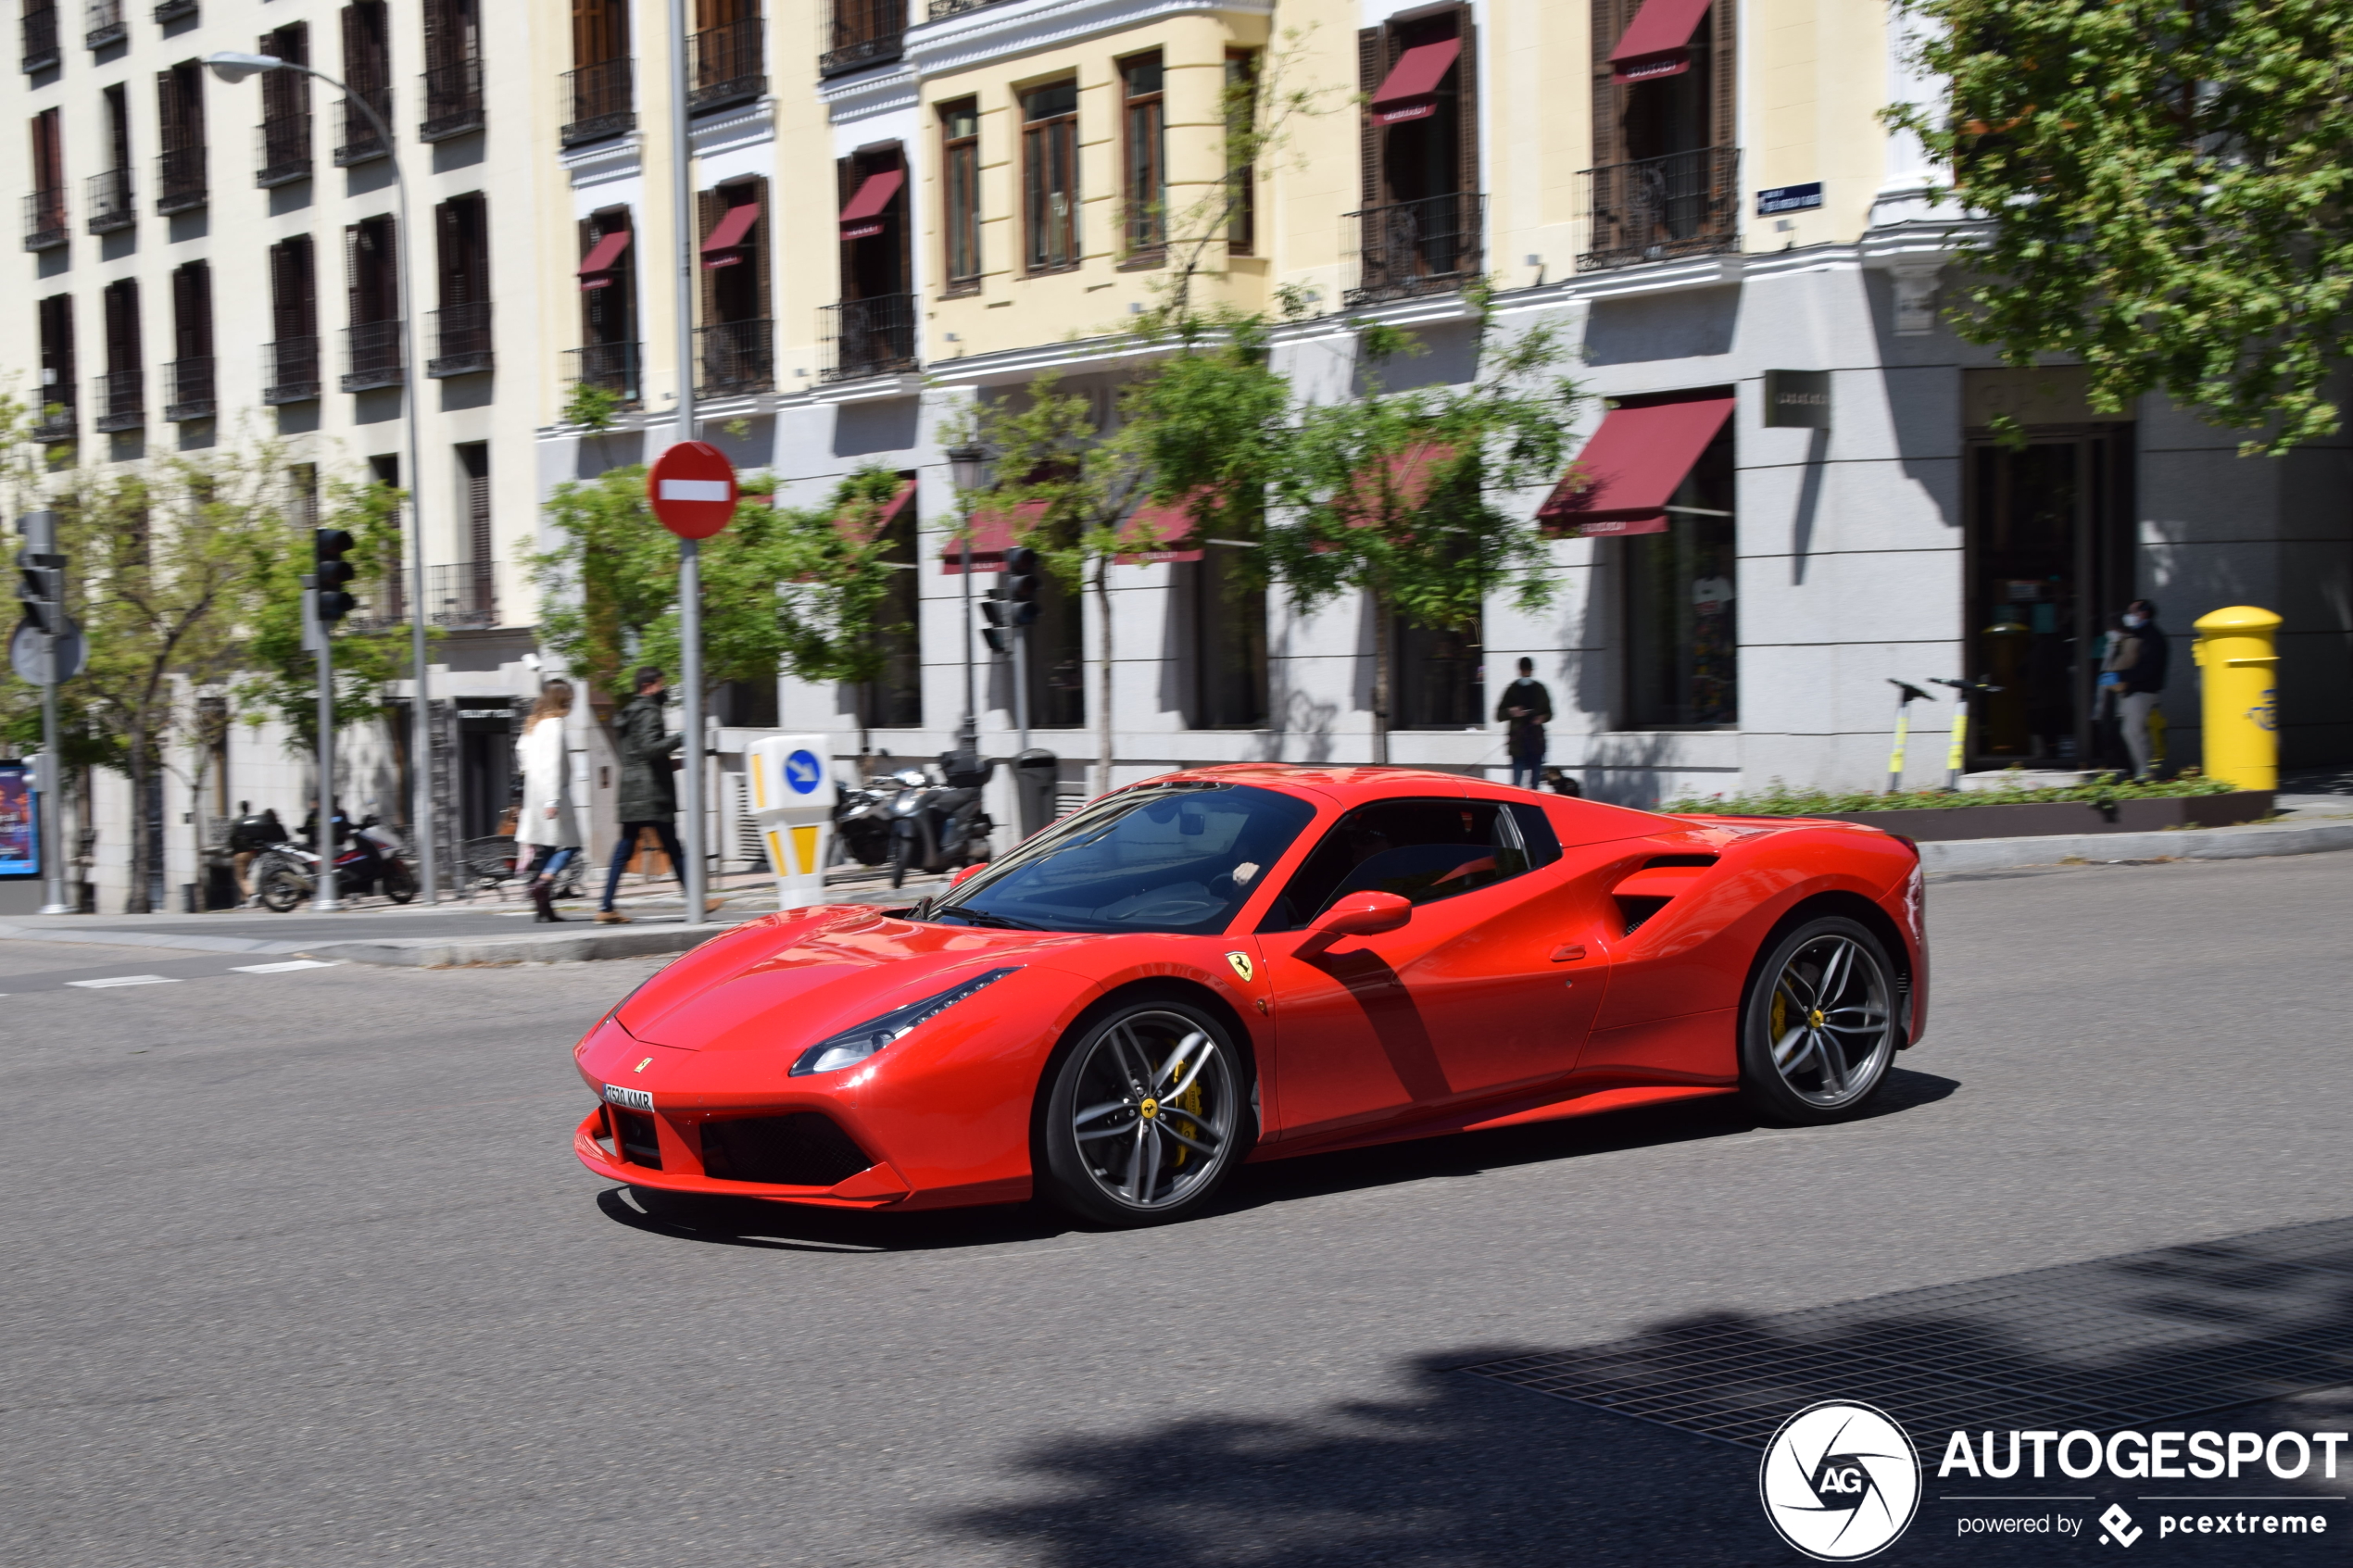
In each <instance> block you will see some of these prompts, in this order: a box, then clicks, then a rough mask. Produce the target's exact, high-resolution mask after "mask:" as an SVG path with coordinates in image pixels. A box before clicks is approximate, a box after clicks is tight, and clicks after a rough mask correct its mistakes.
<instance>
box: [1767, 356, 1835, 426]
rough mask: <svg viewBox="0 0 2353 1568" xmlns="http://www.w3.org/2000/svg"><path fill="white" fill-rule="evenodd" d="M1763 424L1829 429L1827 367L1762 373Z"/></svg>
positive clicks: (1828, 379) (1829, 390)
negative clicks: (1763, 374) (1763, 396)
mask: <svg viewBox="0 0 2353 1568" xmlns="http://www.w3.org/2000/svg"><path fill="white" fill-rule="evenodd" d="M1765 423H1766V425H1767V427H1768V428H1773V427H1779V428H1780V429H1783V430H1828V429H1830V428H1831V373H1830V372H1829V371H1828V370H1768V371H1766V372H1765Z"/></svg>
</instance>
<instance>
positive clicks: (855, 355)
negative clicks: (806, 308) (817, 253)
mask: <svg viewBox="0 0 2353 1568" xmlns="http://www.w3.org/2000/svg"><path fill="white" fill-rule="evenodd" d="M835 188H836V190H837V194H839V196H840V200H841V210H840V214H839V219H840V225H841V227H840V234H841V303H839V304H838V305H832V306H828V307H825V313H826V318H827V320H826V325H825V328H824V332H825V339H824V347H823V352H824V363H823V364H822V365H821V366H820V367H819V369H818V375H819V377H820V378H821V379H823V380H824V381H829V382H835V381H854V380H858V379H860V378H862V377H866V376H879V375H893V374H897V373H899V372H900V371H903V370H912V369H913V368H914V364H915V296H914V293H913V282H912V272H913V268H914V257H913V254H912V248H911V242H910V240H909V238H908V231H909V229H910V228H911V225H910V224H909V223H908V221H907V201H908V197H907V167H906V158H905V156H904V154H903V152H902V150H901V149H900V145H899V144H898V143H896V142H886V143H883V144H879V145H876V146H871V147H861V148H860V149H858V151H857V152H856V153H854V154H852V155H851V156H849V157H846V158H842V159H840V160H838V162H837V164H836V165H835Z"/></svg>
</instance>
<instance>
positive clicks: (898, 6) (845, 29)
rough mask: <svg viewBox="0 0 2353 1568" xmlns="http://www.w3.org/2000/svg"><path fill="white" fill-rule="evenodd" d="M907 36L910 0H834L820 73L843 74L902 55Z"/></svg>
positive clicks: (820, 63)
mask: <svg viewBox="0 0 2353 1568" xmlns="http://www.w3.org/2000/svg"><path fill="white" fill-rule="evenodd" d="M906 36H907V6H906V0H833V18H832V20H831V23H830V25H829V28H828V37H827V44H828V46H827V48H826V50H825V52H824V54H822V55H820V56H817V74H818V75H819V76H842V75H846V74H848V73H849V72H850V71H853V70H864V69H866V68H867V67H868V66H878V65H885V64H887V63H888V62H890V61H892V60H895V59H897V58H899V56H900V48H901V45H902V44H904V42H905V40H906Z"/></svg>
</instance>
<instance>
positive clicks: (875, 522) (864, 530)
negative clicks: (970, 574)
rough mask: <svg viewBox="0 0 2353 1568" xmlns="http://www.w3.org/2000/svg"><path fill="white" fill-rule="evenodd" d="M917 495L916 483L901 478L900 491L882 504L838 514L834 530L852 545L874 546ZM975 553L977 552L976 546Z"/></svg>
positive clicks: (849, 508)
mask: <svg viewBox="0 0 2353 1568" xmlns="http://www.w3.org/2000/svg"><path fill="white" fill-rule="evenodd" d="M914 498H915V482H914V481H913V480H912V479H902V480H900V482H899V489H898V491H897V492H896V493H895V494H893V495H892V496H891V497H890V499H889V500H887V501H885V502H884V503H883V504H882V505H881V506H879V507H876V506H873V505H871V504H861V505H857V506H850V507H846V508H843V509H842V510H840V511H838V512H837V513H835V514H834V531H835V532H836V533H839V534H840V535H841V536H842V537H843V538H844V539H847V540H849V542H850V543H851V544H853V545H871V544H873V543H874V542H875V540H877V539H879V538H881V537H882V535H883V533H884V532H885V531H886V530H887V529H888V528H889V527H890V525H891V524H892V523H894V522H897V521H899V514H900V512H903V511H905V510H906V509H907V504H908V503H909V502H911V501H912V500H913V499H914ZM976 544H977V542H975V545H976ZM976 553H977V549H976V548H975V554H976Z"/></svg>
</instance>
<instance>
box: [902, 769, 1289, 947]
mask: <svg viewBox="0 0 2353 1568" xmlns="http://www.w3.org/2000/svg"><path fill="white" fill-rule="evenodd" d="M1314 819H1315V808H1314V807H1312V806H1310V805H1309V804H1308V803H1307V802H1305V801H1304V800H1300V799H1297V798H1295V797H1291V796H1288V795H1280V794H1277V793H1276V792H1275V791H1273V790H1270V789H1254V788H1252V787H1251V786H1249V785H1247V784H1207V783H1185V784H1143V785H1139V786H1138V787H1137V788H1134V789H1127V790H1122V791H1121V792H1120V793H1119V794H1117V795H1114V796H1110V797H1106V798H1104V799H1102V800H1099V801H1097V802H1096V803H1095V804H1094V805H1092V806H1089V807H1088V808H1087V809H1084V810H1081V811H1078V812H1076V813H1074V814H1073V815H1072V816H1071V817H1069V818H1068V819H1067V820H1066V821H1063V822H1057V823H1055V824H1054V825H1053V826H1052V827H1051V828H1049V829H1047V830H1046V831H1045V832H1044V833H1042V834H1038V836H1037V837H1036V838H1034V839H1032V840H1030V841H1029V842H1028V843H1026V844H1025V845H1023V846H1022V847H1020V848H1018V849H1016V850H1014V851H1013V853H1012V854H1010V855H1008V856H1006V857H1005V858H1004V859H1001V860H1000V861H997V862H996V863H995V864H993V865H990V866H988V867H987V868H986V869H984V870H982V871H980V872H975V873H974V874H973V875H972V876H969V877H967V878H965V879H964V881H963V883H962V884H960V885H958V886H957V887H955V888H954V889H952V890H951V891H950V892H949V893H947V894H945V895H944V896H942V897H940V898H939V899H938V900H937V902H935V903H931V904H929V905H927V906H925V907H924V908H922V909H919V910H918V913H917V918H918V919H925V920H936V921H947V922H956V923H963V924H970V925H988V926H1003V927H1011V928H1013V929H1015V930H1034V931H1104V932H1111V931H1164V932H1172V933H1177V934H1180V935H1193V936H1200V935H1212V934H1214V933H1216V932H1220V931H1223V930H1225V929H1226V927H1227V923H1228V922H1231V921H1232V920H1233V918H1234V913H1235V911H1236V910H1238V909H1240V908H1241V906H1242V900H1243V899H1245V898H1247V897H1250V895H1251V893H1252V890H1254V889H1255V888H1256V887H1257V885H1258V884H1259V881H1260V879H1262V878H1263V877H1265V874H1266V872H1267V869H1268V868H1269V867H1271V866H1273V865H1274V863H1275V862H1276V861H1277V860H1278V859H1282V856H1283V851H1284V850H1286V849H1288V848H1290V846H1291V841H1292V840H1294V839H1296V838H1297V837H1298V836H1299V834H1300V833H1301V831H1302V830H1303V829H1304V828H1305V827H1306V826H1307V824H1308V823H1309V822H1312V821H1313V820H1314Z"/></svg>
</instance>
